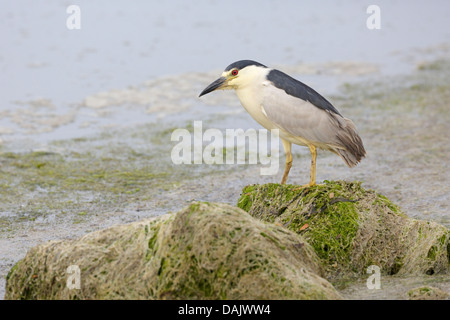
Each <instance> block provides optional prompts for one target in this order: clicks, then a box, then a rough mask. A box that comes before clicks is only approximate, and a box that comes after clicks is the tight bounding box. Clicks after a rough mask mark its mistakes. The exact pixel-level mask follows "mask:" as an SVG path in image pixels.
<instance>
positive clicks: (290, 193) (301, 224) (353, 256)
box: [237, 181, 450, 281]
mask: <svg viewBox="0 0 450 320" xmlns="http://www.w3.org/2000/svg"><path fill="white" fill-rule="evenodd" d="M237 205H238V207H240V208H242V209H244V210H245V211H247V212H249V213H250V214H251V215H252V216H253V217H256V218H259V219H261V220H263V221H268V222H275V223H278V224H281V225H283V226H285V227H286V228H288V229H290V230H292V231H294V232H296V233H298V234H301V235H302V236H303V237H304V239H305V240H306V241H307V242H308V243H309V244H310V245H311V246H312V247H313V248H314V250H315V251H316V253H317V255H318V256H319V258H320V259H321V261H322V265H323V267H324V268H325V270H326V274H327V278H328V279H330V280H332V281H334V280H339V279H345V278H350V277H352V276H357V275H361V274H365V273H366V270H367V267H368V266H370V265H377V266H379V267H380V268H381V271H382V272H383V273H384V274H389V275H393V274H434V273H448V272H449V271H450V268H449V263H450V252H449V250H450V244H449V238H450V232H449V230H448V229H447V228H446V227H445V226H442V225H439V224H437V223H434V222H428V221H421V220H415V219H411V218H409V217H407V216H406V215H405V214H403V213H402V212H401V211H400V209H399V208H398V207H397V206H396V205H394V204H393V203H391V202H390V201H389V200H388V199H387V198H386V197H384V196H383V195H380V194H378V193H376V192H375V191H373V190H365V189H364V188H362V187H361V183H360V182H344V181H333V182H330V181H325V184H324V185H317V186H314V187H310V188H301V187H299V186H294V185H279V184H266V185H250V186H247V187H245V188H244V189H243V191H242V194H241V198H240V199H239V201H238V204H237Z"/></svg>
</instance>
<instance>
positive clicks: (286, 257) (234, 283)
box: [5, 202, 341, 299]
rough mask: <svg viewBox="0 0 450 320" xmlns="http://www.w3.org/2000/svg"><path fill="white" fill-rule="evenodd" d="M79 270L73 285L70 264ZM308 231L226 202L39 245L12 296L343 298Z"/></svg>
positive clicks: (12, 281)
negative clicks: (298, 230)
mask: <svg viewBox="0 0 450 320" xmlns="http://www.w3.org/2000/svg"><path fill="white" fill-rule="evenodd" d="M70 265H76V266H78V267H79V268H80V280H81V282H80V284H81V287H80V289H69V288H68V287H67V286H66V282H67V280H68V279H69V275H68V272H67V268H68V267H69V266H70ZM321 275H323V271H322V269H321V267H320V262H319V259H318V257H317V255H316V254H315V252H314V250H313V249H312V248H311V246H310V245H308V244H307V243H306V242H305V241H304V240H303V239H302V237H301V236H299V235H297V234H295V233H293V232H291V231H289V230H287V229H286V228H283V227H279V226H276V225H273V224H267V223H264V222H261V221H259V220H257V219H254V218H252V217H251V216H250V215H249V214H247V213H246V212H245V211H243V210H241V209H239V208H236V207H232V206H230V205H226V204H215V203H200V202H195V203H192V204H191V205H190V206H189V207H187V208H185V209H184V210H181V211H180V212H178V213H176V214H172V215H164V216H161V217H158V218H154V219H147V220H144V221H140V222H136V223H131V224H127V225H119V226H114V227H111V228H108V229H105V230H101V231H97V232H93V233H90V234H87V235H86V236H84V237H82V238H80V239H77V240H64V241H51V242H48V243H45V244H42V245H39V246H37V247H34V248H32V249H31V250H29V252H28V253H27V255H26V257H25V258H24V259H22V260H21V261H19V262H18V263H17V264H16V265H15V266H14V267H13V268H12V269H11V271H10V273H9V274H8V276H7V285H6V295H5V298H6V299H340V298H341V297H340V295H339V294H338V293H337V291H336V290H335V289H334V288H333V286H332V285H331V284H330V283H329V282H328V281H327V280H325V279H323V278H322V277H321Z"/></svg>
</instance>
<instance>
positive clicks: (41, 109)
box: [0, 0, 450, 299]
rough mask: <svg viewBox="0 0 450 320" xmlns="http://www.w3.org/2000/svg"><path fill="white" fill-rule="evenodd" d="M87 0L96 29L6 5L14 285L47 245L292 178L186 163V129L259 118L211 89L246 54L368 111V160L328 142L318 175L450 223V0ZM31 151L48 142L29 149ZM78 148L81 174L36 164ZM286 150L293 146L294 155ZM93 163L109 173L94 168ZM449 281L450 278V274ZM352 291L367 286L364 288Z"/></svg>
mask: <svg viewBox="0 0 450 320" xmlns="http://www.w3.org/2000/svg"><path fill="white" fill-rule="evenodd" d="M79 5H80V8H81V10H82V16H81V18H82V28H81V30H68V29H67V28H66V27H65V20H66V18H67V16H68V15H67V14H66V13H65V9H66V7H65V6H64V5H62V4H49V3H48V2H44V1H21V2H20V3H19V2H8V3H2V5H1V9H2V10H1V11H0V18H1V19H0V25H1V28H0V36H1V39H2V42H3V43H4V46H3V49H2V52H1V53H0V71H1V74H2V75H1V76H0V88H2V89H1V90H2V92H1V93H2V94H1V95H0V165H1V171H0V173H1V174H2V175H1V177H2V179H3V180H0V187H1V188H2V189H1V190H2V201H1V203H0V206H1V208H0V230H1V231H0V275H1V276H2V278H1V279H0V297H3V294H4V291H3V290H4V276H5V275H6V273H7V271H8V270H9V268H10V267H11V266H12V265H13V264H14V263H15V262H17V261H18V260H19V259H20V258H22V257H23V256H24V255H25V253H26V251H27V250H28V249H29V248H30V247H32V246H34V245H36V244H39V243H42V242H45V241H48V240H51V239H66V238H74V237H77V236H81V235H83V234H85V233H86V232H90V231H93V230H98V229H102V228H105V227H108V226H110V225H113V224H116V223H126V222H131V221H136V220H138V219H141V218H143V217H148V216H152V215H159V214H162V213H165V212H168V211H176V210H178V209H180V208H181V207H183V206H185V205H186V204H187V203H189V202H190V201H192V200H204V201H220V202H227V203H231V204H235V202H236V201H237V199H238V198H239V194H240V191H241V190H242V188H243V187H244V186H245V185H247V184H252V183H260V184H262V183H268V182H274V181H278V180H280V179H281V173H280V172H281V171H280V172H279V174H278V175H276V176H261V175H260V174H259V173H260V172H259V169H260V167H259V166H254V165H232V166H227V165H223V166H206V165H190V166H173V165H172V163H171V159H170V150H171V148H172V146H173V143H172V142H171V141H170V134H171V132H172V131H173V129H175V128H178V127H180V128H188V129H189V130H192V125H193V121H194V120H203V121H204V127H205V129H206V128H218V129H221V130H225V129H227V128H243V129H248V128H254V129H259V126H257V124H256V123H255V122H254V121H253V119H251V118H250V116H249V115H247V114H246V113H245V111H244V110H243V109H242V107H240V105H239V103H238V101H237V98H236V97H235V96H234V94H232V93H231V92H217V93H214V94H210V95H208V96H205V97H202V98H201V99H198V98H197V96H198V94H199V92H201V90H202V89H203V88H204V87H205V86H206V85H207V84H208V83H209V82H211V81H212V80H214V79H216V78H217V77H218V76H219V74H220V72H221V70H222V69H223V68H224V67H226V66H227V65H228V64H229V63H231V62H233V61H235V60H238V59H242V58H252V59H255V60H258V61H260V62H262V63H265V64H267V65H270V66H277V67H279V68H280V69H282V70H284V71H286V72H288V73H290V74H293V75H295V76H296V77H297V78H299V79H301V80H302V81H304V82H306V83H308V84H310V85H311V86H312V87H314V88H315V89H317V90H318V91H319V92H321V93H323V94H324V95H325V96H327V97H331V98H330V99H331V101H332V102H333V103H334V104H336V106H337V107H338V109H339V110H340V111H341V112H342V113H343V114H344V115H345V116H347V117H349V118H351V119H353V120H354V122H355V123H356V124H357V126H358V128H359V131H360V133H361V136H362V138H363V140H364V143H365V146H366V149H367V150H368V156H367V158H366V159H364V160H363V161H362V162H361V164H360V165H358V166H357V167H356V168H354V169H352V170H350V169H348V168H346V167H345V165H344V164H343V163H341V160H340V159H339V158H337V157H335V156H334V155H332V154H328V153H323V152H320V153H319V158H318V172H317V174H318V176H317V179H318V181H321V180H324V179H330V180H331V179H333V180H337V179H346V180H361V181H363V186H364V187H368V188H373V189H376V190H377V191H379V192H381V193H383V194H384V195H386V196H387V197H389V198H390V199H391V200H393V201H394V202H396V203H398V204H399V205H400V206H401V208H402V209H403V210H404V211H405V212H406V213H407V214H408V215H410V216H412V217H415V218H420V219H431V220H435V221H438V222H440V223H442V224H445V225H447V226H450V220H449V215H448V202H449V194H450V189H449V188H450V187H449V185H450V184H449V183H448V182H449V181H450V177H449V172H450V171H449V170H448V159H449V158H450V149H449V147H448V146H449V145H450V144H449V143H448V142H449V141H448V133H447V131H448V122H449V120H450V119H449V118H450V116H449V112H448V110H449V108H448V104H446V103H447V102H446V101H449V99H448V98H449V90H450V89H449V88H450V80H449V79H450V71H449V68H448V65H447V64H446V63H441V64H439V63H436V64H434V65H433V64H431V65H430V64H422V63H423V62H424V61H436V59H439V58H442V57H448V56H449V50H450V31H449V30H450V28H449V22H448V19H447V17H446V14H447V12H448V10H445V8H449V7H450V4H449V3H448V1H436V2H433V5H432V6H431V5H429V4H428V5H427V4H425V3H423V2H421V1H408V2H407V1H396V2H394V1H389V2H388V1H379V2H378V5H379V6H380V7H381V9H382V28H381V30H368V29H367V28H366V27H365V20H366V18H367V16H368V15H367V14H366V13H365V9H366V7H365V6H363V5H361V4H360V2H359V1H356V0H355V1H345V2H336V1H329V2H325V4H324V2H321V3H320V4H318V3H317V2H313V1H307V2H302V3H301V4H300V3H299V2H298V1H287V2H283V5H280V3H278V2H272V1H246V2H244V3H242V2H238V1H227V2H219V1H198V2H195V6H193V5H189V4H188V3H186V2H183V1H171V2H168V3H160V2H158V3H156V2H145V3H144V2H142V3H141V4H140V5H139V6H136V7H131V6H129V7H124V6H121V5H119V4H118V3H114V2H113V3H111V2H106V1H96V2H95V3H93V2H89V1H80V2H79ZM236 8H239V10H236ZM250 13H251V14H250ZM255 13H257V14H255ZM437 61H438V60H437ZM418 66H425V67H424V68H419V69H425V70H421V71H418V70H417V69H418ZM427 68H428V69H429V70H427ZM360 83H361V85H359V84H360ZM427 85H429V86H432V87H433V88H434V89H432V90H428V91H427V90H424V89H423V88H426V87H427ZM402 90H403V91H402ZM433 97H435V98H433ZM440 97H446V98H444V99H442V98H440ZM10 151H12V152H15V153H16V154H15V155H18V156H17V158H14V159H13V158H11V157H12V156H10V158H8V156H7V155H8V152H10ZM30 151H41V152H44V155H42V156H41V155H36V157H33V158H29V157H28V158H27V156H26V155H27V154H28V153H29V152H30ZM46 153H49V155H46ZM294 153H295V155H294V166H293V168H292V171H291V174H290V178H289V181H288V182H289V183H292V184H304V183H305V182H306V181H307V180H308V178H309V176H308V174H309V173H308V171H309V161H310V160H309V154H308V152H307V150H305V149H304V148H301V147H294ZM5 155H6V156H5ZM23 155H24V156H23ZM61 159H63V160H61ZM68 161H73V163H72V166H73V168H72V169H73V170H74V171H73V177H64V178H61V176H59V175H56V177H59V178H57V179H55V178H54V177H55V176H51V175H49V176H39V179H41V180H39V181H38V182H36V183H33V181H30V180H32V179H33V177H34V176H33V175H34V174H37V173H38V172H39V174H41V172H42V170H40V171H38V170H37V169H38V168H37V167H39V166H43V167H42V168H43V169H46V168H47V167H49V166H50V167H51V166H54V168H56V169H55V170H54V171H55V172H56V173H59V172H58V169H57V168H60V170H69V169H70V168H71V166H70V165H67V162H68ZM283 161H284V157H283V155H282V154H281V157H280V167H281V168H282V166H283ZM86 164H89V166H87V165H86ZM36 166H37V167H36ZM86 167H88V168H89V169H90V170H92V174H93V175H96V176H102V179H100V178H99V179H98V180H95V179H93V180H89V179H88V178H89V174H90V172H89V171H88V172H87V173H86V174H83V172H82V171H83V170H85V168H86ZM116 168H118V169H117V170H118V171H114V169H116ZM280 170H281V169H280ZM51 171H52V170H48V171H47V172H51ZM123 172H125V173H127V174H129V175H130V177H132V178H130V179H133V183H129V181H127V179H128V178H127V176H124V177H122V176H120V174H121V173H123ZM107 173H110V176H108V175H107ZM157 173H160V174H164V175H163V176H157V175H156V176H155V174H157ZM149 174H151V175H152V177H151V178H149ZM103 175H104V176H105V177H103ZM114 175H116V176H114ZM111 176H112V178H111ZM146 177H147V178H146ZM108 179H109V180H108ZM426 280H427V279H422V280H418V279H417V278H415V279H413V280H411V281H410V282H409V283H408V280H401V281H403V282H402V283H403V285H402V286H400V287H399V286H396V285H390V286H389V287H388V288H389V290H385V291H377V292H376V294H374V293H373V292H370V293H367V295H365V294H363V295H362V296H361V297H365V298H374V299H382V298H389V297H395V298H402V297H403V296H402V293H401V292H402V290H404V289H405V288H409V287H410V286H412V285H416V284H418V283H426ZM389 281H391V280H389ZM392 281H393V282H392V283H395V281H396V279H394V280H392ZM405 281H406V284H405ZM421 281H422V282H421ZM389 283H391V282H389ZM446 283H447V284H446ZM439 285H441V286H443V287H444V288H446V289H448V282H446V280H442V281H441V280H440V281H439V283H438V286H439ZM446 285H447V287H445V286H446ZM396 288H397V289H396ZM346 290H347V291H344V293H345V295H346V297H348V298H356V297H358V296H359V294H360V293H361V292H362V291H363V290H364V288H363V289H361V288H360V284H355V285H354V286H353V287H350V288H348V289H346Z"/></svg>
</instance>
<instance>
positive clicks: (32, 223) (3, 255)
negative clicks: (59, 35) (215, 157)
mask: <svg viewBox="0 0 450 320" xmlns="http://www.w3.org/2000/svg"><path fill="white" fill-rule="evenodd" d="M227 99H229V98H227ZM219 100H220V98H217V100H216V102H217V101H219ZM330 100H331V101H332V102H333V104H334V105H336V106H337V107H338V109H339V110H340V111H341V112H342V113H343V114H344V115H345V116H348V117H349V118H351V119H352V120H353V121H354V122H355V124H356V125H357V127H358V130H359V132H360V134H361V137H362V139H363V141H364V143H365V147H366V149H367V151H368V155H367V158H366V159H364V160H363V161H362V162H361V164H360V165H358V166H357V167H356V168H354V169H347V168H346V167H345V165H344V164H343V163H341V161H340V159H338V158H337V157H336V156H335V155H333V154H330V153H326V152H320V151H319V155H318V161H317V179H318V182H322V181H324V180H330V181H331V180H333V181H336V180H345V181H359V182H357V183H355V188H357V187H358V186H359V183H360V182H362V187H364V188H366V189H373V190H376V192H377V194H379V195H383V196H385V197H387V198H389V200H390V201H391V202H389V203H392V204H393V205H392V207H391V210H392V211H393V212H397V211H399V210H398V209H400V211H401V212H403V213H404V214H406V215H408V216H410V217H413V218H417V219H425V220H432V221H436V222H438V223H440V224H442V225H444V226H446V227H447V228H448V227H449V226H450V220H449V215H448V203H449V201H450V196H449V195H450V184H449V183H448V182H449V181H450V171H449V170H447V169H448V160H449V159H450V143H449V142H450V141H449V138H448V137H449V136H448V123H449V121H450V106H449V101H450V62H449V61H448V60H437V61H432V62H428V63H426V62H424V63H423V64H421V65H419V66H418V67H417V70H416V71H415V72H414V73H413V74H411V75H407V76H399V77H391V78H388V79H385V78H384V79H382V80H380V81H374V80H369V81H365V82H361V83H359V84H354V83H353V84H346V85H344V86H343V87H342V88H341V89H340V90H339V92H338V93H337V94H335V95H334V96H332V97H331V98H330ZM199 103H200V102H199ZM229 104H230V101H229V100H227V102H226V103H224V105H229ZM234 104H235V107H230V108H231V111H232V112H229V113H224V114H222V115H219V116H218V115H211V114H209V115H208V114H205V115H204V116H202V117H203V120H204V121H205V122H204V126H205V128H206V126H209V127H217V128H224V127H230V128H235V127H236V126H238V125H239V124H242V123H247V124H248V126H252V127H256V128H259V126H257V124H256V123H254V122H252V121H253V120H252V119H251V118H250V116H249V115H247V114H246V113H244V112H243V111H242V112H241V111H239V110H241V109H240V108H241V107H240V106H239V105H238V101H237V99H236V100H235V103H234ZM207 107H209V106H207ZM194 117H195V115H194ZM175 128H187V129H191V128H192V121H191V120H186V119H182V120H179V119H178V120H177V121H175V120H174V121H173V122H164V121H155V122H151V123H148V124H146V125H139V126H134V127H116V128H112V129H104V130H103V131H101V133H99V134H92V135H87V136H85V137H80V138H76V139H66V140H57V141H51V142H49V143H48V144H47V145H46V146H45V147H42V148H41V147H40V148H38V149H35V148H32V147H29V145H27V147H21V146H20V145H15V146H11V145H8V144H7V143H5V144H3V145H0V196H1V198H2V201H1V203H0V275H1V276H2V280H1V281H0V288H1V289H0V295H1V296H3V291H2V290H3V288H4V277H5V276H6V274H7V272H8V270H9V269H10V268H11V267H12V266H13V265H14V264H15V263H16V262H17V261H18V260H19V259H21V258H23V256H24V255H25V253H26V252H27V250H28V249H30V248H31V247H33V246H35V245H37V244H40V243H44V242H46V241H47V240H53V239H67V238H68V239H72V238H75V237H77V236H81V235H84V234H86V233H87V232H90V231H94V230H99V229H103V228H105V227H108V226H111V225H113V224H116V223H123V222H132V221H137V220H139V219H141V218H145V217H149V216H154V215H160V214H162V213H167V212H170V211H172V212H173V211H177V210H179V209H181V208H183V207H184V206H185V205H186V204H187V203H190V202H191V201H192V200H204V201H217V202H225V203H229V204H232V205H235V204H236V202H237V199H239V198H240V194H241V191H242V189H243V188H244V187H245V186H248V185H253V184H259V185H263V184H267V183H278V182H279V181H280V180H281V170H280V172H279V173H278V175H275V176H260V174H259V166H255V165H180V166H177V165H174V164H173V163H172V161H171V158H170V152H171V149H172V147H173V146H174V144H175V143H174V142H171V140H170V136H171V133H172V131H173V130H174V129H175ZM293 151H294V164H293V168H292V170H291V174H290V176H289V180H288V183H290V184H293V185H302V184H304V183H306V182H307V181H308V179H309V176H308V175H309V162H310V159H309V155H308V152H307V151H306V150H304V149H303V148H300V147H298V148H297V147H296V148H294V149H293ZM283 162H284V158H283V157H281V158H280V167H282V166H283V165H284V164H283ZM250 191H251V190H249V191H248V192H250ZM305 196H306V195H305ZM383 196H379V197H377V198H376V199H374V201H375V200H376V201H379V203H380V205H386V201H385V199H384V198H383ZM340 198H345V199H346V200H345V201H342V199H340ZM333 199H335V200H333ZM336 199H338V200H339V199H340V200H339V201H338V200H336ZM357 199H358V197H357V194H355V195H353V196H348V195H346V196H343V195H339V194H338V193H336V192H335V194H334V195H333V197H330V196H328V200H327V201H328V203H327V206H324V204H319V203H316V204H315V206H314V208H317V209H315V210H316V211H317V212H313V211H314V209H312V211H311V216H313V217H315V218H316V219H319V220H317V221H316V220H315V221H311V220H308V221H306V220H305V221H300V220H296V219H292V221H291V220H290V219H288V216H286V220H282V221H278V222H279V223H280V224H282V225H286V226H295V227H298V228H299V229H301V228H302V227H304V226H305V225H306V224H308V226H312V225H313V223H320V214H321V213H323V212H325V210H327V209H323V212H320V211H322V208H325V207H328V206H329V205H330V202H333V201H334V202H333V203H332V204H331V205H332V207H333V208H337V209H339V208H341V207H346V208H347V207H350V208H351V206H356V205H358V202H357ZM295 201H298V199H297V200H295ZM293 203H294V202H293ZM286 213H287V212H286ZM335 223H345V224H346V225H350V226H351V225H356V224H357V223H358V221H356V220H355V219H354V216H353V215H352V210H349V214H348V215H346V216H345V219H342V218H341V217H337V219H335ZM308 230H309V231H310V230H312V228H309V227H305V229H303V230H302V231H301V232H303V233H306V234H307V233H308V232H309V231H308ZM351 230H352V229H351V228H350V229H349V231H348V232H347V233H345V234H340V235H339V237H337V238H336V237H334V239H335V240H336V243H338V244H339V249H340V250H343V251H345V250H348V249H349V248H348V247H347V246H348V244H349V243H350V241H349V239H352V238H354V237H355V233H354V231H351ZM380 232H383V231H382V230H380ZM336 236H337V235H336ZM317 249H318V250H319V256H320V250H325V249H327V248H317ZM427 252H430V253H429V254H430V257H432V256H433V255H435V254H436V252H437V251H436V252H434V251H433V250H431V251H429V250H428V251H427ZM330 263H331V265H333V263H334V262H333V261H330ZM390 268H391V270H392V273H395V272H394V271H395V270H396V269H395V261H394V263H393V264H391V265H390ZM386 270H387V269H386ZM364 279H365V278H364ZM418 279H419V280H418ZM427 279H428V278H421V277H419V278H415V280H414V281H410V282H408V280H403V279H400V280H399V282H396V284H395V285H392V286H391V287H390V288H392V290H386V291H378V292H377V293H376V295H375V297H376V298H377V299H386V298H404V296H403V293H404V292H405V290H398V286H397V284H398V283H401V287H402V288H408V290H410V289H413V287H420V286H421V283H422V282H424V281H427ZM435 279H439V281H438V286H441V289H447V290H448V288H449V287H450V280H449V279H448V277H444V278H435ZM394 280H395V278H394ZM361 281H362V282H361V283H362V285H361V286H359V284H358V283H355V285H354V286H353V287H352V286H351V285H350V286H347V287H346V288H345V290H347V291H346V292H347V293H348V295H346V297H348V298H353V297H358V296H364V294H361V293H362V292H364V293H366V292H367V288H366V287H365V284H364V283H365V282H364V281H363V280H361ZM388 281H393V280H391V279H390V280H386V283H388ZM352 288H357V289H355V291H352ZM400 291H401V294H400ZM373 292H374V291H372V292H371V294H372V293H373ZM368 297H370V295H368Z"/></svg>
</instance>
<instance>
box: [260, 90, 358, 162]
mask: <svg viewBox="0 0 450 320" xmlns="http://www.w3.org/2000/svg"><path fill="white" fill-rule="evenodd" d="M264 91H265V94H264V99H263V102H262V108H263V110H264V112H265V114H266V116H267V117H268V118H269V120H271V121H272V122H273V123H274V124H276V125H277V126H278V128H279V129H280V130H281V131H282V132H283V131H285V132H287V133H288V134H289V135H291V138H292V139H294V137H298V138H299V139H298V142H300V143H299V144H302V142H303V143H304V141H307V142H309V143H312V144H314V145H315V146H316V147H319V148H322V149H327V150H330V151H333V152H335V153H338V154H339V155H340V156H341V157H343V159H344V161H346V163H347V164H348V165H349V166H353V165H355V164H356V163H357V162H358V161H359V160H360V159H361V158H362V157H363V156H364V155H365V150H364V146H363V144H362V141H361V138H360V137H359V135H358V134H357V132H356V127H355V125H354V124H353V122H352V121H351V120H349V119H347V118H344V117H342V116H341V115H340V114H336V113H334V112H333V111H331V110H326V109H321V108H319V107H316V106H315V105H314V104H312V103H311V102H309V101H305V100H302V99H299V98H296V97H294V96H292V95H289V94H286V93H285V91H283V90H281V89H278V88H277V87H274V86H273V85H270V84H268V85H267V86H265V90H264ZM291 142H294V143H295V141H291ZM345 152H348V153H349V154H343V153H345Z"/></svg>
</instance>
